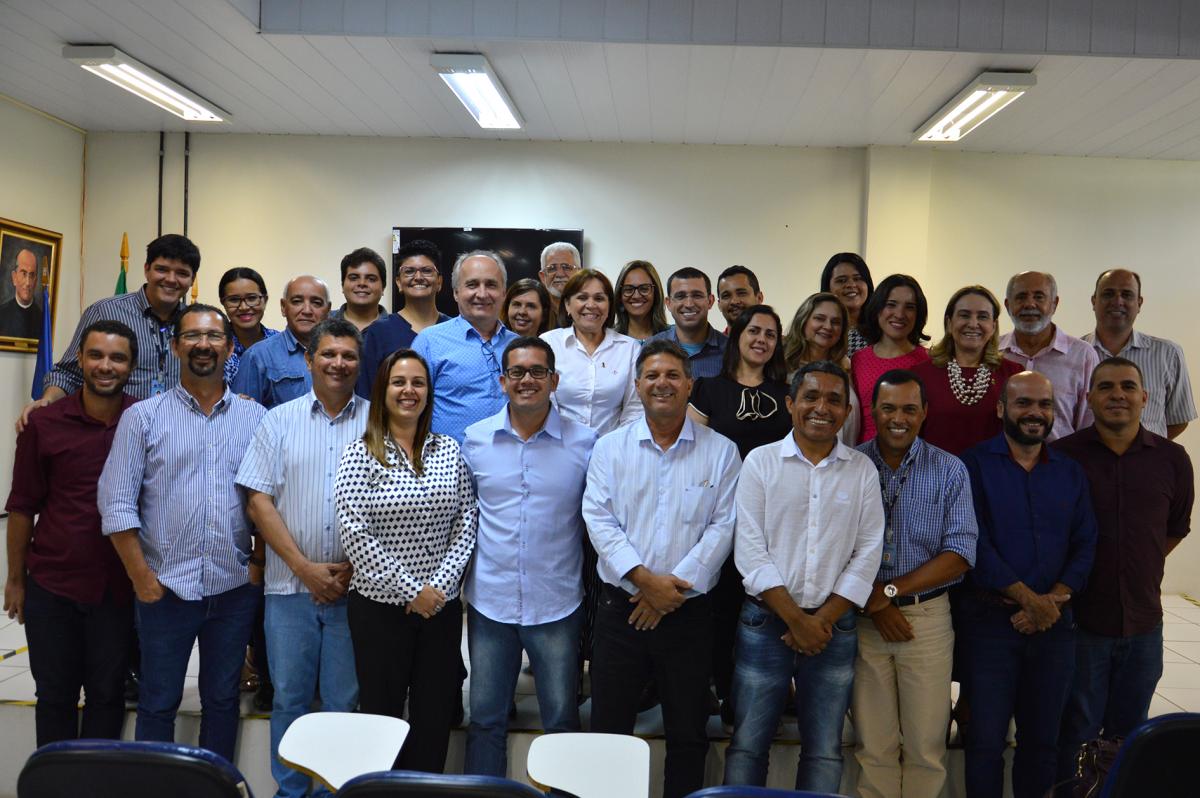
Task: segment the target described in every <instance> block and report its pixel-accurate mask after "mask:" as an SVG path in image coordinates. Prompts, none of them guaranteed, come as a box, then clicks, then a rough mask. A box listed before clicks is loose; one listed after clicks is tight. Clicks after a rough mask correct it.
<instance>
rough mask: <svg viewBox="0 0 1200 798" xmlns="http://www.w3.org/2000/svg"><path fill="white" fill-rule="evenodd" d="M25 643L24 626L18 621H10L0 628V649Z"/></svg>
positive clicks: (11, 647)
mask: <svg viewBox="0 0 1200 798" xmlns="http://www.w3.org/2000/svg"><path fill="white" fill-rule="evenodd" d="M24 645H25V627H24V626H22V625H21V624H19V623H15V622H14V623H10V624H9V625H8V626H6V627H4V628H3V629H0V649H13V648H21V647H23V646H24Z"/></svg>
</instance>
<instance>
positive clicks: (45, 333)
mask: <svg viewBox="0 0 1200 798" xmlns="http://www.w3.org/2000/svg"><path fill="white" fill-rule="evenodd" d="M53 367H54V342H53V341H52V340H50V289H49V287H47V286H43V287H42V334H41V335H40V336H38V351H37V366H35V367H34V369H33V387H32V388H31V389H30V394H31V396H32V398H33V399H41V398H42V383H43V382H45V381H46V375H47V374H49V373H50V369H52V368H53Z"/></svg>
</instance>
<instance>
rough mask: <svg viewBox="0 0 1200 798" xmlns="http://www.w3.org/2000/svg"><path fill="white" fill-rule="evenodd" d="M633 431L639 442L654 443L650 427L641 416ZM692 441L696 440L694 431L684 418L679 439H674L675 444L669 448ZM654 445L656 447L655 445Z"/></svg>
mask: <svg viewBox="0 0 1200 798" xmlns="http://www.w3.org/2000/svg"><path fill="white" fill-rule="evenodd" d="M634 430H635V431H636V433H637V439H638V441H639V442H640V441H650V442H651V443H654V435H653V434H652V433H651V432H650V425H649V424H648V423H646V417H645V416H642V417H641V418H640V419H638V421H637V424H636V425H635V426H634ZM694 440H696V431H695V430H694V429H693V428H692V420H691V419H690V418H688V417H687V416H684V418H683V429H681V430H679V437H678V438H676V439H675V443H673V444H671V448H672V449H674V448H675V446H676V444H678V443H679V442H680V441H694ZM655 445H656V446H657V444H655Z"/></svg>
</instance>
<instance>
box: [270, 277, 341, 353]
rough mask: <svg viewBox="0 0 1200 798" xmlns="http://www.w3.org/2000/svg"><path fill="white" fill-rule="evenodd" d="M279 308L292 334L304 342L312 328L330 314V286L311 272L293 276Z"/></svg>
mask: <svg viewBox="0 0 1200 798" xmlns="http://www.w3.org/2000/svg"><path fill="white" fill-rule="evenodd" d="M279 308H280V310H281V311H282V312H283V317H284V318H285V319H287V326H288V329H289V330H291V331H292V335H294V336H296V340H298V341H300V342H302V343H303V342H305V341H307V340H308V334H309V333H310V332H312V328H313V327H315V326H317V324H318V322H321V321H323V320H324V319H325V318H326V317H327V316H328V315H329V286H328V285H326V284H325V281H324V280H322V279H321V278H319V277H313V276H312V275H311V274H302V275H300V276H299V277H293V278H292V279H290V280H288V282H287V285H286V286H284V288H283V297H282V298H280V300H279Z"/></svg>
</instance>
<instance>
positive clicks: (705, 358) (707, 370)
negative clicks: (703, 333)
mask: <svg viewBox="0 0 1200 798" xmlns="http://www.w3.org/2000/svg"><path fill="white" fill-rule="evenodd" d="M659 338H665V339H666V340H668V341H672V342H674V343H677V344H679V331H678V330H677V329H676V327H675V325H674V324H672V325H671V326H670V327H668V328H667V329H665V330H663V331H662V332H660V333H658V334H657V335H654V336H652V337H651V338H650V340H651V341H654V340H657V339H659ZM727 343H729V339H728V338H726V337H725V336H724V335H722V334H721V333H719V332H717V329H716V328H715V327H713V326H712V325H711V324H710V325H708V338H706V339H705V341H704V344H703V345H701V347H700V351H699V352H697V353H696V354H694V355H693V354H691V353H689V354H688V359H689V360H691V362H692V377H715V376H717V375H718V374H720V373H721V366H722V364H723V363H724V361H725V345H726V344H727ZM679 346H680V348H682V347H683V344H679ZM684 351H687V350H684Z"/></svg>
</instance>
